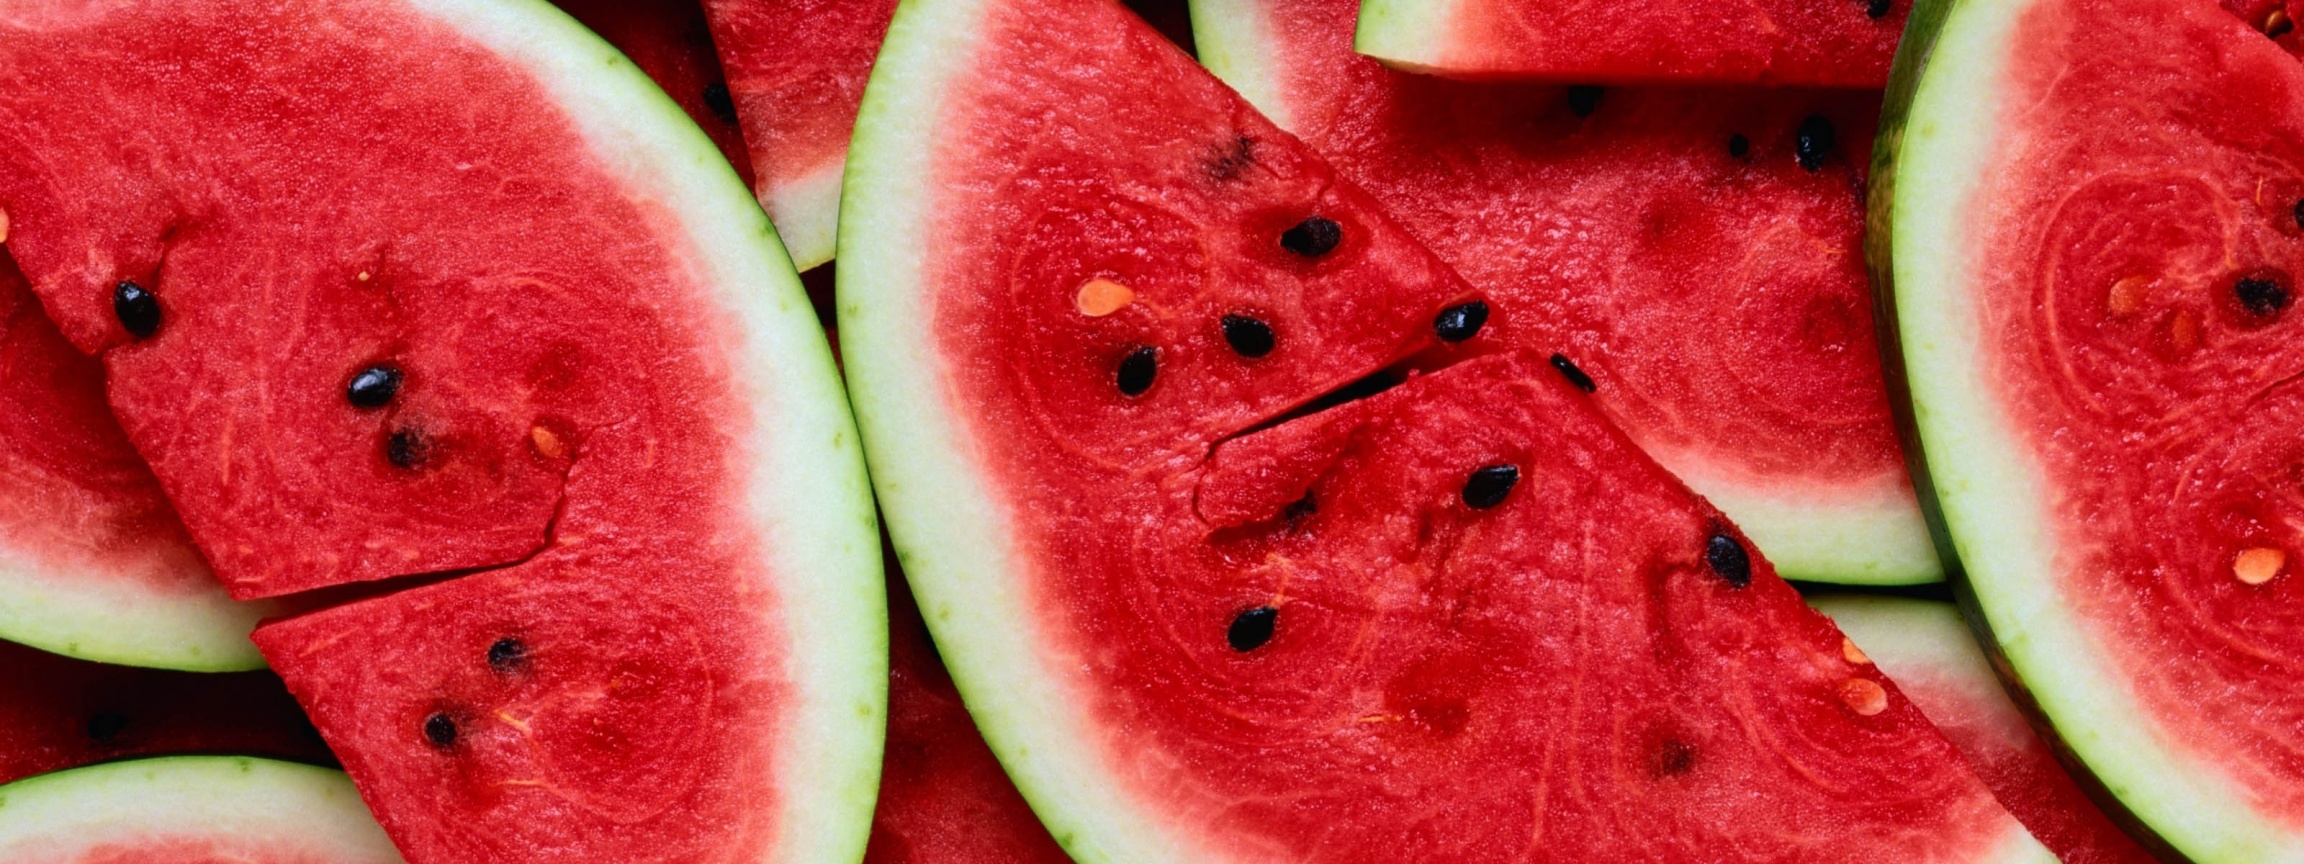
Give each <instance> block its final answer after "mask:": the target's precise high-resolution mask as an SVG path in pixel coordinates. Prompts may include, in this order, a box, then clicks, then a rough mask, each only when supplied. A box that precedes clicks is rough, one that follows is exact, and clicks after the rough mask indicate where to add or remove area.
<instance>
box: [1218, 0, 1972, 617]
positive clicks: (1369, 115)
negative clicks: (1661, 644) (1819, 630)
mask: <svg viewBox="0 0 2304 864" xmlns="http://www.w3.org/2000/svg"><path fill="white" fill-rule="evenodd" d="M1356 7H1357V4H1356V3H1355V2H1353V0H1196V2H1195V3H1194V4H1193V13H1194V15H1195V16H1196V19H1197V22H1198V27H1199V31H1200V32H1199V35H1198V39H1197V41H1198V43H1199V44H1200V46H1201V56H1202V61H1203V62H1204V63H1206V64H1207V65H1208V67H1209V68H1210V69H1211V70H1213V71H1214V72H1216V73H1217V75H1219V76H1221V77H1222V78H1224V79H1225V81H1226V82H1228V83H1230V84H1232V85H1233V86H1234V87H1236V88H1238V89H1239V90H1240V92H1241V94H1242V95H1243V96H1245V97H1247V98H1248V100H1249V101H1250V102H1253V103H1255V104H1256V105H1257V107H1258V108H1260V109H1262V110H1263V111H1264V112H1265V113H1266V114H1267V115H1269V116H1271V117H1273V118H1274V119H1275V121H1276V122H1278V123H1279V124H1280V125H1281V126H1283V127H1285V128H1287V129H1289V130H1290V131H1292V132H1294V133H1296V134H1298V135H1301V136H1303V137H1304V140H1305V141H1306V143H1309V144H1311V145H1312V147H1313V149H1315V150H1317V151H1319V152H1320V154H1321V155H1322V156H1324V157H1326V158H1328V159H1329V160H1331V161H1332V162H1334V163H1335V165H1336V167H1337V171H1338V172H1339V173H1341V174H1343V175H1344V176H1345V177H1347V178H1349V179H1351V180H1352V181H1353V182H1355V183H1358V184H1360V185H1361V186H1362V187H1364V188H1366V189H1368V190H1369V191H1371V192H1372V193H1374V194H1375V195H1376V197H1377V199H1378V200H1381V201H1383V202H1384V203H1385V204H1386V205H1387V206H1389V207H1390V208H1392V212H1393V214H1394V215H1395V216H1397V217H1398V218H1399V219H1400V221H1401V222H1402V223H1403V224H1405V225H1406V226H1407V227H1408V229H1409V230H1410V231H1411V232H1413V233H1414V234H1416V235H1417V236H1418V237H1420V238H1422V239H1423V240H1424V241H1425V242H1426V243H1428V244H1430V245H1431V247H1432V249H1433V251H1435V252H1438V253H1439V254H1440V257H1442V258H1443V259H1446V260H1447V261H1448V263H1449V264H1451V265H1453V266H1454V267H1455V268H1456V269H1457V271H1458V272H1460V273H1463V274H1464V276H1465V278H1466V279H1468V280H1470V281H1471V282H1472V284H1474V285H1476V286H1479V287H1480V288H1481V289H1482V292H1483V295H1484V297H1485V298H1486V299H1487V301H1488V303H1489V305H1490V307H1491V310H1490V316H1491V317H1490V319H1489V321H1488V324H1487V330H1486V331H1484V332H1486V333H1489V334H1492V335H1493V338H1495V339H1496V340H1498V341H1499V342H1501V343H1504V344H1512V345H1520V346H1526V347H1530V348H1535V349H1538V350H1542V351H1545V352H1554V351H1558V352H1561V353H1562V354H1563V356H1565V357H1566V358H1568V359H1569V360H1571V361H1573V362H1574V363H1575V364H1576V365H1577V367H1578V368H1579V369H1581V370H1582V371H1583V373H1584V374H1585V375H1587V376H1589V377H1590V378H1591V380H1592V381H1593V383H1594V385H1595V386H1596V393H1595V395H1596V396H1597V397H1598V399H1599V401H1600V404H1601V406H1602V408H1603V409H1604V410H1606V411H1607V412H1608V414H1609V416H1610V418H1612V419H1614V420H1615V421H1616V422H1617V423H1618V424H1619V425H1621V426H1623V427H1624V429H1625V430H1626V431H1628V432H1630V433H1631V434H1632V437H1633V439H1634V440H1636V441H1638V442H1639V443H1640V445H1641V447H1642V448H1643V449H1645V450H1647V451H1648V452H1649V454H1651V455H1653V456H1655V457H1656V459H1657V461H1659V462H1662V463H1664V465H1665V467H1667V468H1670V469H1672V471H1673V473H1675V474H1678V475H1679V476H1680V478H1681V479H1682V480H1684V481H1686V482H1687V483H1688V485H1690V486H1692V487H1695V489H1696V491H1698V492H1701V493H1703V494H1704V495H1705V497H1707V498H1709V499H1711V500H1712V502H1713V503H1714V504H1717V505H1719V506H1720V508H1721V509H1722V510H1726V511H1727V512H1728V515H1729V516H1730V517H1732V518H1734V519H1735V520H1736V523H1737V524H1738V525H1740V526H1742V527H1743V528H1744V530H1745V531H1746V532H1748V533H1750V534H1751V536H1752V539H1753V540H1754V541H1755V542H1757V543H1758V544H1759V546H1760V548H1761V549H1762V550H1763V551H1765V552H1766V553H1767V555H1768V559H1769V560H1770V561H1773V562H1775V564H1776V568H1777V571H1778V572H1780V573H1783V574H1784V575H1785V576H1786V577H1787V578H1794V579H1804V580H1813V581H1818V582H1844V583H1872V584H1882V583H1914V582H1925V581H1933V580H1935V579H1938V578H1940V572H1941V571H1940V570H1939V568H1938V566H1937V564H1936V558H1935V552H1934V550H1933V549H1932V548H1931V547H1930V546H1929V542H1928V529H1927V526H1926V524H1925V523H1924V522H1922V520H1921V518H1920V510H1919V506H1918V504H1917V503H1916V502H1915V501H1914V500H1913V494H1912V486H1911V481H1910V480H1909V479H1908V478H1907V477H1906V475H1905V471H1904V463H1903V455H1902V452H1901V451H1900V450H1899V449H1898V448H1897V443H1896V433H1895V428H1894V425H1893V424H1892V423H1891V422H1890V419H1889V410H1888V394H1887V391H1886V389H1885V387H1884V385H1883V384H1882V382H1881V373H1880V366H1879V352H1878V349H1877V347H1876V344H1875V341H1874V334H1873V328H1872V316H1871V308H1870V307H1871V297H1870V284H1869V282H1868V281H1867V279H1866V276H1865V272H1864V261H1863V253H1862V240H1863V236H1864V211H1863V202H1862V190H1863V185H1864V166H1863V162H1864V154H1866V153H1868V152H1869V151H1870V148H1871V131H1872V126H1873V124H1874V123H1875V122H1876V113H1877V111H1878V104H1879V102H1878V99H1877V98H1875V97H1873V96H1871V95H1868V94H1861V93H1835V92H1831V91H1758V90H1753V91H1730V92H1721V91H1706V90H1665V89H1645V88H1631V89H1609V90H1600V89H1598V88H1559V87H1549V86H1526V85H1503V84H1472V83H1464V82H1451V81H1442V80H1438V79H1433V78H1429V77H1426V76H1421V75H1409V74H1405V73H1400V72H1394V71H1392V70H1389V69H1386V68H1384V67H1383V66H1381V65H1379V64H1377V63H1374V62H1372V61H1369V60H1368V59H1366V58H1363V57H1360V56H1358V55H1355V54H1353V53H1352V48H1351V39H1352V36H1351V34H1352V15H1353V10H1354V9H1355V8H1356Z"/></svg>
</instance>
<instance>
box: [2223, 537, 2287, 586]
mask: <svg viewBox="0 0 2304 864" xmlns="http://www.w3.org/2000/svg"><path fill="white" fill-rule="evenodd" d="M2287 563H2288V553H2286V552H2283V551H2281V550H2278V549H2273V548H2269V547H2264V546H2258V547H2255V548H2251V549H2242V550H2240V554H2238V555H2235V556H2233V557H2232V575H2233V576H2235V577H2238V578H2239V580H2240V581H2242V582H2245V583H2247V584H2250V585H2262V584H2264V583H2266V582H2270V581H2272V578H2273V577H2275V576H2278V575H2280V568H2281V567H2283V566H2286V565H2287Z"/></svg>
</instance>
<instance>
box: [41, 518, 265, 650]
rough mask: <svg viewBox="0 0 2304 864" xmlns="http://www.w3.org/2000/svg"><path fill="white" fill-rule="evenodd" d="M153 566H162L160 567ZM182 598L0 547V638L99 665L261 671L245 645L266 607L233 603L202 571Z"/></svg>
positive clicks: (260, 603) (250, 647)
mask: <svg viewBox="0 0 2304 864" xmlns="http://www.w3.org/2000/svg"><path fill="white" fill-rule="evenodd" d="M152 566H166V564H165V563H164V562H160V563H155V564H153V565H152ZM190 575H191V576H193V577H195V578H200V579H203V580H205V584H202V585H198V586H194V587H192V588H191V589H190V590H184V591H180V592H169V591H161V590H157V589H154V588H151V587H149V585H148V584H146V583H138V582H136V581H133V580H131V581H128V582H125V583H123V582H121V581H117V580H113V579H103V580H92V579H86V578H81V576H80V575H79V574H77V573H74V572H70V571H69V569H68V568H59V567H57V566H55V565H53V564H50V563H46V562H40V563H35V562H33V561H31V560H28V559H27V558H26V557H23V556H20V555H17V554H16V553H14V552H12V551H11V550H9V549H7V548H5V547H0V586H4V588H0V639H6V640H8V641H10V642H17V643H21V644H24V645H30V646H32V647H34V648H38V649H40V650H43V651H47V652H50V653H54V654H63V655H65V656H68V657H78V658H80V659H82V660H92V661H95V662H98V663H117V664H120V665H124V666H147V667H152V668H157V669H179V670H183V671H186V672H237V671H241V670H246V669H261V668H264V656H263V655H261V654H258V653H257V652H256V645H255V644H254V643H252V642H249V641H248V633H249V631H251V630H254V629H256V622H257V621H259V620H261V619H263V618H265V617H267V616H270V615H274V614H277V613H278V612H279V608H278V607H277V606H275V605H274V604H272V603H269V602H264V601H254V602H247V603H240V602H235V601H234V600H233V599H232V598H231V597H230V596H228V595H226V594H225V593H224V586H223V584H222V583H219V582H217V581H215V579H214V578H213V577H210V576H208V575H207V573H206V571H205V568H199V570H198V572H194V573H192V574H190Z"/></svg>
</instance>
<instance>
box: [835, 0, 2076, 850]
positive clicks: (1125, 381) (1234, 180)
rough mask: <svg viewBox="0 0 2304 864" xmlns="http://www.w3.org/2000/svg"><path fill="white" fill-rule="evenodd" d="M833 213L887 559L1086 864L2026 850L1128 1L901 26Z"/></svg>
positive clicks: (1742, 571)
mask: <svg viewBox="0 0 2304 864" xmlns="http://www.w3.org/2000/svg"><path fill="white" fill-rule="evenodd" d="M844 191H845V197H846V200H845V203H844V205H843V206H844V210H843V216H842V226H841V247H842V249H843V259H844V260H843V261H842V264H841V268H840V280H841V284H840V298H839V306H840V313H841V316H842V330H841V332H842V338H843V342H844V345H845V357H846V359H847V363H848V367H847V368H848V372H849V375H850V381H851V383H852V385H853V390H854V392H855V393H856V394H857V407H858V409H859V413H860V417H861V418H862V420H863V426H864V429H865V431H866V434H867V436H868V450H869V453H870V455H871V457H872V460H873V469H874V471H873V475H874V478H875V481H876V482H877V483H878V484H879V485H878V488H879V490H880V492H881V493H882V502H883V504H884V505H885V506H886V507H887V512H888V516H889V524H890V526H891V528H892V533H893V536H894V538H895V540H896V543H897V548H898V549H899V550H900V551H901V553H902V555H903V559H904V567H905V570H906V572H907V574H908V576H909V578H910V579H911V581H912V584H913V585H914V587H915V589H916V591H917V593H918V595H919V596H920V598H921V601H922V604H921V605H922V608H923V610H924V611H925V614H926V617H927V620H928V622H929V625H930V627H931V629H932V630H933V631H934V632H935V635H936V637H937V643H938V645H939V646H941V647H942V648H943V650H944V652H945V653H944V656H945V658H946V660H947V661H948V663H949V668H950V669H951V671H952V674H953V677H954V679H955V681H956V683H957V684H958V686H959V689H960V691H961V692H962V693H963V694H965V695H966V696H967V697H968V701H969V707H970V708H971V710H972V712H973V713H974V714H975V716H976V717H977V720H978V723H979V725H980V727H981V728H982V729H983V730H984V732H985V735H986V738H987V739H988V741H989V742H990V744H991V746H992V748H993V750H994V752H995V753H996V754H998V755H999V757H1000V759H1001V761H1002V762H1003V764H1005V765H1006V766H1007V768H1008V769H1009V773H1010V776H1012V777H1014V778H1015V779H1016V781H1017V784H1018V786H1019V787H1020V789H1021V790H1022V791H1023V792H1024V794H1025V797H1026V798H1027V799H1028V800H1030V801H1031V802H1032V803H1033V805H1034V806H1035V808H1036V809H1037V810H1038V812H1039V813H1040V815H1041V816H1042V818H1043V819H1044V820H1045V821H1046V822H1047V823H1048V824H1049V825H1050V827H1051V829H1052V832H1053V833H1054V834H1055V836H1056V837H1057V839H1058V840H1059V841H1061V842H1063V843H1064V845H1065V847H1066V849H1067V850H1068V851H1070V852H1071V853H1072V854H1073V855H1074V856H1075V857H1076V858H1078V859H1079V860H1084V861H1145V860H1189V861H1211V862H1213V861H1282V860H1285V861H1361V860H1369V859H1370V858H1372V857H1376V856H1381V857H1383V858H1385V859H1387V860H1390V859H1397V860H1414V861H1491V860H1527V859H1530V858H1535V857H1541V858H1544V859H1548V860H1565V861H1616V860H1724V861H1726V860H1768V861H1878V860H1898V861H1971V860H2048V859H2047V853H2046V852H2045V850H2043V849H2041V848H2040V847H2039V846H2038V845H2037V844H2036V843H2035V842H2034V841H2032V840H2031V839H2030V837H2029V836H2028V835H2026V834H2025V833H2024V831H2023V829H2022V828H2021V827H2020V826H2019V825H2018V824H2017V823H2016V822H2015V821H2014V820H2013V819H2011V818H2010V817H2009V816H2008V815H2007V814H2006V813H2005V812H2003V811H2002V810H2001V809H2000V808H1999V807H1998V805H1997V804H1995V803H1994V802H1993V801H1992V799H1991V795H1990V793H1989V792H1988V791H1987V790H1986V789H1985V788H1984V787H1983V786H1982V785H1981V784H1980V783H1978V782H1977V780H1976V779H1975V778H1974V777H1973V776H1972V775H1971V774H1969V773H1968V771H1967V769H1966V768H1965V767H1964V765H1963V764H1962V762H1961V759H1960V757H1959V756H1958V754H1957V753H1956V752H1955V751H1954V750H1953V749H1952V748H1951V746H1950V745H1949V744H1947V743H1946V742H1945V741H1944V740H1943V739H1942V738H1941V737H1940V736H1939V735H1938V734H1937V733H1936V732H1935V730H1934V729H1933V728H1932V727H1930V726H1929V725H1928V724H1927V722H1926V721H1925V720H1924V719H1923V718H1922V717H1921V716H1920V714H1919V713H1918V711H1917V710H1916V709H1914V708H1913V707H1912V706H1911V704H1910V703H1908V702H1906V701H1905V700H1904V699H1903V698H1902V697H1901V696H1900V695H1898V694H1897V693H1896V691H1895V689H1894V687H1893V685H1891V684H1888V683H1887V682H1886V681H1885V680H1884V679H1881V678H1880V677H1879V675H1878V673H1877V671H1876V670H1874V669H1872V668H1871V667H1870V666H1868V665H1863V664H1856V663H1851V662H1850V661H1848V660H1847V659H1846V658H1845V656H1844V655H1843V653H1842V650H1841V645H1842V642H1843V639H1842V637H1841V636H1840V635H1839V633H1838V632H1837V631H1835V630H1834V629H1833V628H1832V627H1831V625H1830V623H1829V622H1827V621H1826V620H1825V619H1823V618H1822V617H1821V616H1819V615H1817V614H1815V613H1814V612H1812V611H1810V610H1808V609H1807V608H1806V607H1805V606H1803V605H1801V603H1800V601H1799V598H1798V597H1797V596H1796V595H1795V594H1794V593H1793V592H1792V590H1791V589H1790V588H1789V587H1788V586H1787V585H1786V584H1785V583H1784V582H1782V581H1781V580H1779V579H1777V578H1776V577H1775V575H1774V574H1773V572H1772V571H1771V569H1770V568H1769V566H1768V565H1767V563H1766V561H1765V560H1764V559H1762V558H1760V557H1759V556H1757V555H1755V554H1754V553H1753V552H1752V551H1751V549H1750V547H1749V545H1748V544H1747V543H1746V541H1745V540H1744V538H1743V537H1742V535H1741V534H1740V533H1738V532H1737V531H1736V530H1735V529H1734V528H1733V527H1732V526H1731V525H1730V524H1729V523H1728V521H1727V520H1726V519H1724V518H1723V517H1722V516H1721V515H1720V514H1719V513H1718V512H1717V511H1715V510H1713V509H1712V508H1711V507H1710V506H1708V505H1706V504H1704V503H1703V501H1702V500H1701V499H1699V498H1697V497H1696V496H1695V495H1694V494H1692V493H1690V492H1688V491H1687V490H1686V489H1685V488H1684V487H1682V486H1681V485H1679V484H1678V483H1677V482H1675V481H1674V480H1673V479H1672V478H1671V476H1670V475H1669V474H1668V473H1666V472H1665V471H1664V470H1663V469H1662V468H1660V467H1658V466H1657V465H1656V464H1655V463H1654V462H1652V461H1649V460H1648V459H1647V458H1646V457H1644V456H1643V455H1641V454H1640V452H1639V450H1638V449H1637V448H1636V447H1635V446H1634V445H1633V444H1632V443H1631V442H1630V441H1629V440H1628V439H1627V438H1625V437H1624V436H1623V435H1622V434H1621V433H1619V432H1617V431H1615V429H1614V428H1613V427H1612V426H1611V425H1610V424H1609V423H1608V422H1607V421H1606V419H1605V418H1604V417H1602V416H1601V415H1600V414H1599V413H1598V412H1597V411H1596V410H1595V409H1594V407H1593V405H1592V403H1591V401H1590V400H1589V399H1587V398H1586V397H1585V396H1584V395H1583V394H1581V393H1579V392H1577V391H1576V389H1575V388H1574V387H1573V385H1572V384H1571V383H1570V381H1571V380H1572V377H1573V376H1572V375H1571V374H1569V372H1568V370H1566V369H1561V368H1558V367H1556V366H1555V365H1554V364H1553V363H1551V362H1550V360H1549V359H1548V357H1547V356H1546V355H1542V354H1528V353H1524V352H1517V351H1510V350H1507V349H1505V348H1504V347H1502V346H1499V345H1497V344H1496V343H1495V340H1493V339H1492V338H1491V337H1489V336H1486V335H1480V334H1472V335H1470V336H1469V337H1468V338H1465V339H1463V340H1462V341H1460V342H1459V343H1456V344H1454V345H1450V344H1448V343H1443V342H1441V341H1440V340H1439V339H1438V338H1437V335H1436V331H1445V332H1449V333H1451V334H1453V335H1463V334H1462V333H1461V331H1462V330H1463V329H1467V328H1466V327H1465V326H1464V324H1465V321H1464V319H1465V318H1466V317H1467V315H1468V314H1469V313H1468V312H1467V311H1466V310H1463V309H1461V308H1460V307H1461V304H1464V303H1466V302H1468V301H1470V300H1472V299H1474V298H1476V297H1478V296H1479V295H1478V294H1476V293H1475V292H1474V290H1473V289H1472V288H1471V287H1470V286H1468V285H1466V284H1465V283H1464V282H1463V281H1462V280H1460V279H1459V278H1457V277H1456V276H1455V275H1454V274H1452V273H1451V272H1449V271H1448V270H1447V269H1446V267H1445V266H1444V265H1442V264H1441V263H1440V262H1439V260H1438V259H1437V258H1435V257H1433V256H1432V255H1431V254H1430V253H1429V252H1427V251H1426V250H1424V249H1422V248H1421V247H1419V246H1418V245H1417V244H1416V243H1415V242H1414V241H1413V240H1412V239H1410V237H1409V235H1408V234H1407V233H1406V232H1405V231H1404V230H1403V229H1401V228H1400V227H1399V226H1398V225H1396V224H1394V223H1393V222H1391V221H1390V220H1389V218H1388V217H1386V216H1384V215H1383V214H1382V213H1381V212H1380V211H1379V210H1378V209H1377V207H1376V205H1375V203H1374V201H1373V200H1372V199H1371V198H1370V197H1369V196H1368V195H1367V194H1366V193H1364V192H1362V191H1360V190H1359V189H1358V188H1357V187H1355V186H1353V185H1352V184H1351V183H1349V182H1347V181H1345V180H1342V179H1340V178H1339V177H1338V176H1337V175H1336V174H1335V173H1334V172H1333V171H1332V170H1331V169H1330V168H1329V167H1328V166H1327V165H1326V164H1324V163H1322V162H1321V161H1319V160H1318V159H1317V158H1316V157H1315V156H1313V155H1312V153H1311V151H1310V150H1309V148H1307V147H1306V146H1305V145H1304V144H1303V143H1301V142H1299V141H1297V140H1296V139H1294V138H1292V137H1290V136H1288V135H1287V134H1286V133H1284V132H1281V131H1280V130H1279V129H1277V128H1275V127H1273V126H1272V125H1271V124H1270V123H1269V122H1268V121H1266V120H1264V119H1263V118H1262V117H1260V116H1259V115H1258V114H1257V113H1256V112H1255V111H1254V110H1253V109H1252V108H1250V107H1249V106H1248V105H1247V104H1246V103H1245V102H1243V101H1241V100H1240V99H1239V98H1238V97H1237V96H1235V95H1234V94H1233V93H1232V92H1231V91H1230V90H1228V89H1227V88H1225V87H1223V86H1222V85H1221V84H1220V83H1218V82H1217V81H1215V80H1214V79H1213V78H1211V77H1209V76H1208V75H1207V74H1206V73H1204V72H1202V71H1201V70H1199V69H1198V68H1197V67H1196V66H1194V65H1193V64H1192V61H1191V60H1190V58H1188V57H1187V56H1185V55H1184V54H1182V53H1181V52H1179V51H1177V50H1176V49H1175V48H1173V47H1171V46H1170V45H1168V44H1167V43H1166V42H1165V40H1163V39H1161V37H1159V36H1158V35H1157V34H1156V33H1154V32H1153V31H1152V30H1151V29H1150V28H1149V27H1147V26H1145V25H1144V24H1142V23H1141V22H1139V21H1137V20H1136V19H1134V18H1133V17H1132V16H1130V15H1129V14H1128V13H1127V12H1126V11H1125V10H1124V9H1122V8H1121V7H1120V6H1119V5H1118V4H1116V3H1112V2H1106V0H1070V2H1061V3H1047V2H1035V0H914V2H910V3H907V4H906V5H905V6H904V7H903V8H902V9H901V10H899V12H898V13H897V18H896V21H895V23H894V25H893V26H892V27H891V29H890V36H889V41H888V43H887V45H886V46H885V48H884V49H883V52H882V54H881V57H880V60H879V64H878V68H877V69H876V70H875V71H874V76H873V83H872V86H871V87H870V88H869V89H868V90H867V91H866V95H865V106H864V109H863V112H862V114H861V116H860V119H859V121H858V126H857V137H856V139H855V142H854V146H853V149H852V151H851V154H850V162H849V173H848V183H847V187H846V189H845V190H844ZM1474 329H1476V328H1474ZM1482 355H1488V356H1482ZM1571 368H1572V367H1571ZM1417 369H1437V370H1438V371H1432V372H1430V373H1429V374H1422V373H1418V372H1417V371H1416V370H1417ZM1388 385H1389V386H1388ZM1377 391H1381V392H1377ZM1370 393H1374V394H1375V395H1368V394H1370Z"/></svg>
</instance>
